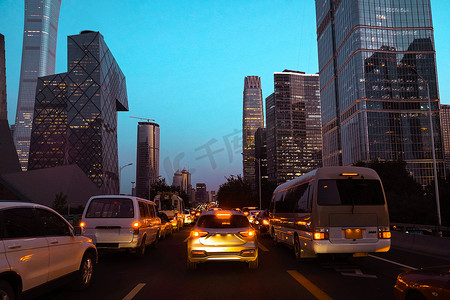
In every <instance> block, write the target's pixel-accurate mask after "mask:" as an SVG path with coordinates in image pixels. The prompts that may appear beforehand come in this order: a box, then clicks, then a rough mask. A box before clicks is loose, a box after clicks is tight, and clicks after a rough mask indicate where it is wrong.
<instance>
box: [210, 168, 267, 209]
mask: <svg viewBox="0 0 450 300" xmlns="http://www.w3.org/2000/svg"><path fill="white" fill-rule="evenodd" d="M225 179H226V182H225V183H223V184H221V185H220V187H219V190H218V191H217V201H219V204H220V207H222V208H225V209H232V208H236V207H245V206H258V205H259V203H257V199H256V197H255V195H253V194H252V189H251V187H250V185H249V184H248V183H247V182H246V181H245V180H244V179H243V178H242V176H241V175H230V176H229V177H225Z"/></svg>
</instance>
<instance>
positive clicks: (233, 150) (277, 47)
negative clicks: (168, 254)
mask: <svg viewBox="0 0 450 300" xmlns="http://www.w3.org/2000/svg"><path fill="white" fill-rule="evenodd" d="M16 2H17V1H5V5H4V6H5V8H6V10H5V15H6V18H5V19H3V20H2V21H0V22H1V23H0V25H1V26H0V28H2V33H3V34H4V35H5V40H6V49H7V50H6V51H7V52H6V60H7V70H6V72H7V88H8V104H9V106H8V119H9V120H10V124H12V123H14V117H13V115H15V107H16V102H15V101H16V99H17V91H18V81H19V75H18V73H19V71H20V53H21V46H22V45H21V38H22V32H21V29H20V28H23V4H21V3H16ZM19 2H20V1H19ZM86 3H87V2H86ZM86 3H85V2H83V1H80V3H79V4H77V6H73V7H70V6H69V5H68V4H67V3H65V2H63V3H62V5H61V17H60V24H59V32H58V39H59V42H58V50H57V53H58V54H57V63H56V67H57V69H56V73H60V72H61V70H63V69H64V65H65V60H66V59H67V58H66V54H65V53H66V52H67V51H66V49H65V45H64V42H63V40H64V39H65V37H66V36H68V35H73V34H78V33H79V32H80V31H82V30H84V29H90V30H94V31H100V32H101V33H102V34H103V35H104V36H105V37H107V40H108V45H109V47H110V49H111V51H112V52H113V53H114V56H115V58H116V60H117V61H118V63H119V65H121V68H122V70H123V72H124V74H125V76H127V85H128V93H129V105H130V112H129V113H122V115H121V116H119V128H118V129H119V133H118V135H119V165H120V166H122V165H124V164H127V163H130V162H133V163H134V162H135V161H136V153H135V145H136V129H135V128H136V125H137V121H136V120H133V119H130V118H129V117H130V116H137V117H144V118H152V119H155V120H156V121H157V122H158V123H159V124H160V125H161V132H162V136H161V150H160V151H161V161H160V163H161V170H160V171H161V175H162V176H163V177H165V178H166V181H167V182H170V178H171V176H172V175H173V173H174V172H175V171H176V170H177V169H182V168H183V167H186V169H190V170H191V173H192V182H193V183H196V182H206V183H207V185H208V186H210V187H211V189H213V190H217V188H218V186H219V185H220V184H221V183H223V182H224V181H225V180H224V176H228V175H230V174H242V163H241V159H242V156H241V155H240V152H242V145H239V147H236V144H235V141H236V139H235V138H236V137H237V139H238V140H240V139H241V135H242V133H241V132H240V128H241V122H242V104H241V103H242V102H241V101H242V94H241V93H242V78H243V77H245V76H247V75H256V76H260V77H261V80H262V90H263V97H264V98H266V97H267V96H268V95H270V94H271V93H272V92H273V84H272V82H273V73H274V72H276V71H278V70H282V69H285V68H287V69H293V70H302V71H305V72H306V73H316V72H318V64H317V61H318V58H317V42H316V27H315V26H316V24H315V9H314V2H313V1H301V3H296V2H293V1H280V2H277V3H270V2H258V3H245V4H243V3H241V2H238V1H232V2H230V3H226V4H219V3H214V4H206V3H209V2H204V1H193V2H189V3H182V4H181V5H179V4H173V6H171V5H170V4H163V3H162V2H156V3H152V4H144V3H139V4H136V3H133V4H132V3H121V4H120V5H116V4H114V5H110V6H109V7H108V6H107V5H106V4H107V2H105V1H96V2H95V3H90V2H89V6H90V7H92V9H90V10H89V11H85V10H82V8H83V7H84V5H87V4H86ZM177 6H178V7H177ZM249 11H251V12H252V13H251V14H249ZM99 12H100V13H99ZM186 12H187V13H186ZM448 12H449V7H448V3H446V2H445V1H432V14H433V25H434V29H435V40H436V42H435V44H436V52H437V68H438V78H439V82H440V83H441V84H440V98H441V102H442V103H443V104H445V103H449V102H450V101H449V100H450V92H449V88H447V87H446V86H445V85H444V84H443V83H445V82H446V81H447V80H450V79H449V75H448V74H447V73H446V72H448V71H447V70H446V69H445V67H446V66H447V65H449V63H448V61H449V58H448V57H446V56H445V50H446V48H448V43H449V37H448V36H447V35H446V34H445V28H446V27H448V26H449V25H446V24H449V21H448V20H447V18H446V15H447V13H448ZM149 13H150V14H151V16H150V17H149V16H148V14H149ZM80 14H83V16H84V17H83V20H82V21H80V20H79V18H77V15H80ZM119 14H120V18H111V15H113V16H114V15H119ZM63 20H64V21H63ZM113 20H114V21H113ZM136 20H138V21H136ZM227 20H228V21H227ZM268 20H269V21H268ZM277 20H283V22H278V21H277ZM277 23H283V24H277ZM130 24H131V25H130ZM286 28H289V30H286ZM249 36H250V37H249ZM61 39H63V40H61ZM125 45H126V46H125ZM17 51H18V53H19V55H17ZM261 62H262V63H261ZM18 66H19V67H18ZM17 68H18V69H19V70H17ZM199 82H202V84H200V85H199V84H198V83H199ZM175 83H176V85H174V84H175ZM143 87H145V88H143ZM199 107H201V108H199ZM192 119H193V120H194V121H192ZM186 120H188V121H189V122H188V123H187V122H186ZM207 146H209V147H210V148H211V150H212V151H213V152H215V151H217V152H215V154H214V157H213V159H212V160H211V159H210V158H209V157H208V156H207V153H206V147H207ZM134 168H135V167H134V166H132V167H129V168H125V169H124V170H123V172H122V176H123V178H124V179H123V182H122V185H123V186H125V187H126V188H125V190H122V192H127V193H129V192H130V191H131V181H134V179H135V178H134V177H135V176H134V174H135V170H134Z"/></svg>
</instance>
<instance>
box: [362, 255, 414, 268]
mask: <svg viewBox="0 0 450 300" xmlns="http://www.w3.org/2000/svg"><path fill="white" fill-rule="evenodd" d="M368 256H370V257H372V258H376V259H379V260H382V261H385V262H388V263H391V264H394V265H397V266H400V267H404V268H408V269H411V270H417V268H414V267H411V266H407V265H404V264H401V263H398V262H395V261H392V260H389V259H386V258H381V257H378V256H375V255H372V254H369V255H368Z"/></svg>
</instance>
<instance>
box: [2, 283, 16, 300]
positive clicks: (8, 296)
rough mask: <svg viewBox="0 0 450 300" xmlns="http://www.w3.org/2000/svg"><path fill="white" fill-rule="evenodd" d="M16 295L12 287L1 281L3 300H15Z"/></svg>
mask: <svg viewBox="0 0 450 300" xmlns="http://www.w3.org/2000/svg"><path fill="white" fill-rule="evenodd" d="M15 296H16V295H15V294H14V290H13V288H12V287H11V285H10V284H9V283H8V282H6V281H4V280H0V299H2V300H14V299H15V298H16V297H15Z"/></svg>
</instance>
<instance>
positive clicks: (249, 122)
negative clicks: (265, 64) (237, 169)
mask: <svg viewBox="0 0 450 300" xmlns="http://www.w3.org/2000/svg"><path fill="white" fill-rule="evenodd" d="M243 103H244V105H243V118H242V165H243V171H244V172H243V173H244V180H246V181H247V182H248V183H249V184H250V185H251V187H252V189H253V191H256V186H255V178H256V174H255V172H256V171H255V158H254V157H255V132H256V130H257V129H258V128H260V127H264V113H263V100H262V90H261V78H260V77H258V76H247V77H245V79H244V101H243Z"/></svg>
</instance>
